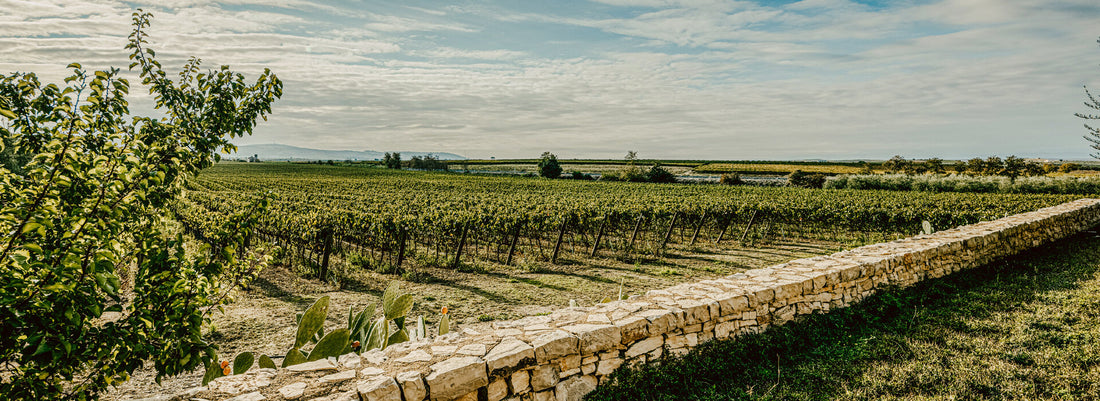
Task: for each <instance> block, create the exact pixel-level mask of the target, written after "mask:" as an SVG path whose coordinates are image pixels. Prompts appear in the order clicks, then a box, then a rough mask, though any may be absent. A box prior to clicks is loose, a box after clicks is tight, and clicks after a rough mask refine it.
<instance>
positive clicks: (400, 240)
mask: <svg viewBox="0 0 1100 401" xmlns="http://www.w3.org/2000/svg"><path fill="white" fill-rule="evenodd" d="M405 237H406V232H405V226H401V227H400V228H398V234H397V266H396V267H395V268H396V269H400V268H401V263H402V262H404V261H405Z"/></svg>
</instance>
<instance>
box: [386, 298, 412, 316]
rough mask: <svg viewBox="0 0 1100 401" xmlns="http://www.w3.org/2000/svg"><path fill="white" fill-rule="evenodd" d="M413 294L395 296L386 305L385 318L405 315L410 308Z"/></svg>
mask: <svg viewBox="0 0 1100 401" xmlns="http://www.w3.org/2000/svg"><path fill="white" fill-rule="evenodd" d="M412 307H413V296H412V294H404V295H401V296H400V297H397V298H396V299H394V300H393V301H391V303H390V304H389V305H388V306H386V320H393V319H397V318H399V317H405V315H406V314H408V313H409V311H410V310H412Z"/></svg>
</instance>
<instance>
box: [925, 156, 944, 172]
mask: <svg viewBox="0 0 1100 401" xmlns="http://www.w3.org/2000/svg"><path fill="white" fill-rule="evenodd" d="M924 168H925V169H926V170H928V172H930V173H933V174H943V173H944V172H945V171H947V169H946V168H944V166H943V159H940V158H938V157H933V158H931V159H928V160H925V161H924Z"/></svg>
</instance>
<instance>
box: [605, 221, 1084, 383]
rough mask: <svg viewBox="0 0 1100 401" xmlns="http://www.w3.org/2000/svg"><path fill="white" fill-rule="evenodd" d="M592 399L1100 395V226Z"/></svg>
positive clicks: (711, 349)
mask: <svg viewBox="0 0 1100 401" xmlns="http://www.w3.org/2000/svg"><path fill="white" fill-rule="evenodd" d="M666 354H667V353H666ZM588 399H590V400H642V399H645V400H681V399H701V400H818V399H904V400H931V399H935V400H942V399H958V400H979V399H1021V400H1025V399H1026V400H1032V399H1057V400H1077V399H1100V238H1097V236H1096V235H1095V234H1081V235H1078V236H1075V237H1072V238H1070V239H1066V240H1063V241H1060V242H1057V243H1055V244H1052V245H1048V246H1045V247H1042V248H1038V249H1035V250H1032V251H1029V252H1026V253H1024V254H1021V255H1017V256H1016V257H1013V258H1010V259H1007V260H1003V261H999V262H995V263H993V264H990V265H987V266H984V267H982V268H979V269H975V270H971V271H967V272H961V273H958V274H954V275H952V276H949V277H946V278H942V279H939V280H933V281H930V282H926V283H921V284H918V285H916V286H913V287H910V288H907V289H893V290H889V291H886V292H883V293H880V294H879V295H877V296H874V297H871V298H869V299H868V300H866V301H864V302H863V303H861V304H859V305H856V306H854V307H851V308H847V309H841V310H834V311H833V312H832V313H829V314H822V315H813V316H806V317H803V318H800V319H797V320H796V321H795V322H793V323H790V324H787V325H785V326H782V327H774V328H772V329H771V330H768V331H766V332H765V333H762V334H757V335H749V336H743V337H740V338H737V339H735V340H732V341H715V342H710V343H707V344H703V345H702V346H700V347H699V348H697V349H696V350H694V351H693V352H691V353H689V354H687V355H685V356H684V357H682V358H669V359H665V360H663V361H662V362H661V363H660V364H651V365H646V366H640V367H635V368H633V369H623V370H621V371H619V372H617V373H616V374H615V376H614V380H613V381H612V382H611V384H610V385H604V386H601V387H599V388H597V390H596V391H595V392H593V393H591V394H590V395H589V396H588Z"/></svg>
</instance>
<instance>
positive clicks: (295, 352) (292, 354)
mask: <svg viewBox="0 0 1100 401" xmlns="http://www.w3.org/2000/svg"><path fill="white" fill-rule="evenodd" d="M305 362H307V361H306V354H303V353H302V351H300V350H299V349H298V348H291V349H290V351H287V353H286V357H284V358H283V367H284V368H285V367H287V366H294V365H297V364H299V363H305Z"/></svg>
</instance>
